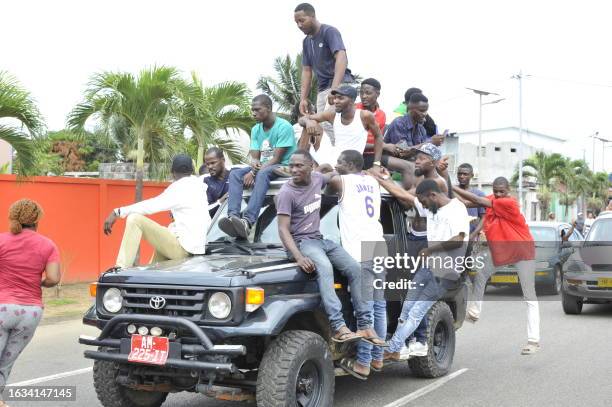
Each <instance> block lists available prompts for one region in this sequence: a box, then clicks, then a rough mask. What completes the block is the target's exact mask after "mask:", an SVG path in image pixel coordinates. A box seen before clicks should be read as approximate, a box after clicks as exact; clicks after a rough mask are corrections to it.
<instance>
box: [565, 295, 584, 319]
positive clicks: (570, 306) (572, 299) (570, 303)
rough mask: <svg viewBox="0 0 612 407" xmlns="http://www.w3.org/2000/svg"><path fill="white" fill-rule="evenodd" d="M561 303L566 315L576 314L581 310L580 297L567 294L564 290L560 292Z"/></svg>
mask: <svg viewBox="0 0 612 407" xmlns="http://www.w3.org/2000/svg"><path fill="white" fill-rule="evenodd" d="M561 304H562V305H563V312H565V313H566V314H568V315H578V314H580V313H581V312H582V298H580V297H576V296H573V295H569V294H567V293H566V292H565V291H563V292H562V293H561Z"/></svg>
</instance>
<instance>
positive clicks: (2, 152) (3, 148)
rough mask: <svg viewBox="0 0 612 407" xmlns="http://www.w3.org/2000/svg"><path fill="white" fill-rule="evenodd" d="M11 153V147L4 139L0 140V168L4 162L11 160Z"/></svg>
mask: <svg viewBox="0 0 612 407" xmlns="http://www.w3.org/2000/svg"><path fill="white" fill-rule="evenodd" d="M11 153H12V149H11V146H10V144H9V143H7V142H6V141H4V140H0V168H2V167H3V166H4V165H5V164H6V163H10V162H11ZM9 166H10V164H9Z"/></svg>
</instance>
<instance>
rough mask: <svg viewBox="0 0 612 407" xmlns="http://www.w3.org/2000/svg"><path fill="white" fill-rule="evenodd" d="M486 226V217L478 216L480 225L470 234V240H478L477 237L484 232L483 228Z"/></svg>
mask: <svg viewBox="0 0 612 407" xmlns="http://www.w3.org/2000/svg"><path fill="white" fill-rule="evenodd" d="M483 226H484V216H483V215H482V214H480V215H478V225H476V228H475V229H474V231H473V232H472V233H470V240H476V237H477V236H478V235H479V234H480V232H482V228H483Z"/></svg>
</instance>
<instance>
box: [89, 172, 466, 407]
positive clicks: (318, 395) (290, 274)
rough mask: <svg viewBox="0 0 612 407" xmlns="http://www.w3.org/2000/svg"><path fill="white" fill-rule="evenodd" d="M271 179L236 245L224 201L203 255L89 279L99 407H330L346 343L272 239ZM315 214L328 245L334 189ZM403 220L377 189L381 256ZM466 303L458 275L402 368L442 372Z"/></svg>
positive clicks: (347, 305) (391, 307) (392, 317)
mask: <svg viewBox="0 0 612 407" xmlns="http://www.w3.org/2000/svg"><path fill="white" fill-rule="evenodd" d="M280 184H281V182H278V181H275V182H273V183H272V186H271V188H270V190H269V192H268V195H267V197H266V200H265V204H264V207H263V209H262V211H261V214H260V217H259V219H258V221H257V223H256V224H255V227H254V228H253V230H252V234H251V236H250V237H249V239H248V241H245V240H242V241H240V240H233V239H230V238H228V237H227V236H226V235H224V234H223V233H222V232H221V230H220V229H219V226H218V221H219V219H220V218H221V217H222V216H226V212H227V204H224V206H222V207H221V208H220V209H219V211H217V213H216V214H215V217H214V219H213V222H212V225H211V227H210V229H209V232H208V242H209V243H208V245H207V252H206V255H203V256H193V257H190V258H189V259H186V260H181V261H167V262H163V263H159V264H154V265H150V266H144V267H133V268H126V269H113V270H110V271H108V272H106V273H104V274H103V275H102V276H101V277H100V278H99V281H98V283H97V289H96V290H97V294H96V300H95V305H94V306H93V307H91V309H89V310H88V311H87V313H86V314H85V316H84V318H83V322H84V323H85V324H88V325H93V326H95V327H97V328H99V329H101V330H102V331H101V333H100V334H99V336H98V337H97V338H94V337H86V336H81V337H80V338H79V342H80V343H82V344H86V345H91V346H96V347H98V349H97V350H87V351H85V357H86V358H89V359H93V360H94V361H95V362H94V370H93V382H94V387H95V389H96V393H97V395H98V399H99V400H100V401H101V403H102V405H104V406H115V407H128V406H129V407H132V406H139V407H153V406H155V407H158V406H160V405H161V404H162V403H163V402H164V400H165V399H166V397H167V395H168V393H169V392H177V391H189V392H198V393H201V394H205V395H208V396H211V397H216V398H219V399H223V400H256V401H257V405H258V406H266V407H285V406H291V407H294V406H297V405H299V406H303V407H306V406H308V407H329V406H332V405H333V394H334V377H335V375H339V374H343V371H342V370H341V369H338V368H335V367H334V365H335V361H338V360H340V358H342V357H343V356H347V354H348V353H349V352H351V351H354V346H353V347H352V348H351V347H350V346H346V345H344V346H342V345H336V344H335V343H334V342H333V341H331V338H330V335H331V334H330V329H329V322H328V320H327V317H326V314H325V312H324V310H323V309H322V307H321V304H320V296H319V291H318V287H317V283H316V281H315V280H313V279H312V277H311V276H310V275H308V274H306V273H304V272H302V271H301V270H300V269H299V267H298V266H297V264H296V263H295V262H294V261H292V260H290V259H288V258H287V254H286V252H285V250H284V249H283V247H282V245H281V242H280V238H279V235H278V226H277V214H276V207H275V205H274V196H275V195H276V194H277V192H278V189H279V186H280ZM247 196H248V192H247ZM321 216H322V219H321V226H320V230H321V233H322V234H323V235H324V236H325V237H326V238H328V239H331V240H334V241H336V242H338V241H339V239H340V233H339V230H338V220H337V219H338V206H337V198H336V197H335V196H327V195H324V196H323V199H322V206H321ZM405 216H406V215H405V213H404V210H403V208H402V207H401V206H400V204H399V203H398V202H397V201H396V200H395V199H394V198H392V197H391V196H388V195H385V196H383V202H382V207H381V223H382V225H383V231H384V233H385V239H386V241H387V245H388V248H389V255H390V256H394V255H395V254H396V253H404V252H405V251H406V249H407V245H408V244H409V242H408V240H407V230H406V219H405ZM388 271H389V270H388ZM336 281H337V283H338V284H337V286H336V289H337V293H338V296H339V298H340V299H341V301H342V303H343V310H344V311H345V319H346V320H347V322H349V321H350V322H352V323H354V318H353V317H352V306H351V302H350V295H349V293H348V292H347V290H346V284H345V283H344V282H343V281H342V280H341V279H337V280H336ZM466 305H467V283H466V281H465V278H462V279H460V280H459V281H457V283H456V286H455V287H454V288H453V289H451V290H449V291H448V292H447V293H446V295H445V297H444V298H443V299H441V300H440V301H438V302H436V303H435V304H434V305H433V307H432V308H431V310H430V311H429V313H428V314H427V316H426V318H427V322H428V324H427V335H428V345H429V353H428V355H427V356H424V357H415V358H411V359H409V360H408V362H407V363H404V364H403V365H404V366H406V368H408V367H410V369H411V371H412V373H413V374H415V375H417V376H421V377H429V378H431V377H438V376H442V375H445V374H446V373H447V372H448V371H449V370H450V369H451V366H452V362H453V357H454V353H455V330H456V329H458V328H459V327H461V325H462V324H463V321H464V317H465V309H466ZM400 311H401V302H399V301H396V302H389V303H388V320H389V327H388V331H389V332H390V333H393V332H394V330H395V328H396V325H397V320H398V316H399V313H400Z"/></svg>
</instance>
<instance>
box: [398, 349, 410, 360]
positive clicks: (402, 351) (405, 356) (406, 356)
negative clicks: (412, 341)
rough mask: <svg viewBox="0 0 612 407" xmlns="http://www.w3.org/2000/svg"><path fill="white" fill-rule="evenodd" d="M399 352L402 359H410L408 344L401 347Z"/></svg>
mask: <svg viewBox="0 0 612 407" xmlns="http://www.w3.org/2000/svg"><path fill="white" fill-rule="evenodd" d="M399 353H400V360H408V359H410V356H411V353H410V351H409V350H408V348H407V347H406V346H403V347H402V349H400V352H399Z"/></svg>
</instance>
